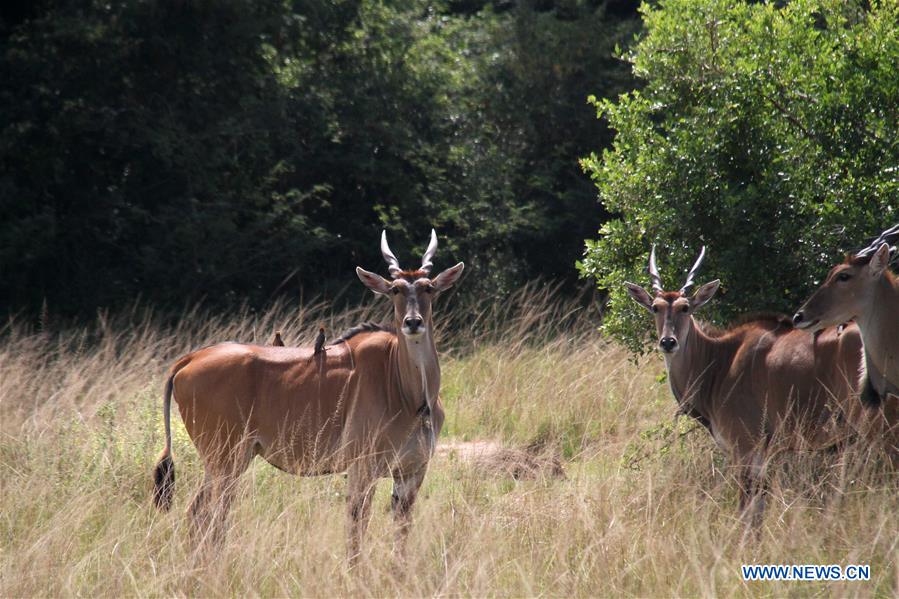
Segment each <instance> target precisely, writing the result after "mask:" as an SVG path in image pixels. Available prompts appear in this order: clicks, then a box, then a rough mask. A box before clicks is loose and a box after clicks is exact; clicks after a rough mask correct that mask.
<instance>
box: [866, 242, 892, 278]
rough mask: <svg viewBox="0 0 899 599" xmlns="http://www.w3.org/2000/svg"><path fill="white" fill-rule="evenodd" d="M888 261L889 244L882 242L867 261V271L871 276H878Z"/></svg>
mask: <svg viewBox="0 0 899 599" xmlns="http://www.w3.org/2000/svg"><path fill="white" fill-rule="evenodd" d="M889 263H890V244H888V243H882V244H880V247H879V248H877V251H876V252H874V254H873V255H872V256H871V261H870V262H868V272H869V273H870V274H871V276H872V277H879V276H880V275H882V274H883V271H884V270H886V267H887V266H888V265H889Z"/></svg>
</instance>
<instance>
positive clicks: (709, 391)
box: [626, 247, 861, 526]
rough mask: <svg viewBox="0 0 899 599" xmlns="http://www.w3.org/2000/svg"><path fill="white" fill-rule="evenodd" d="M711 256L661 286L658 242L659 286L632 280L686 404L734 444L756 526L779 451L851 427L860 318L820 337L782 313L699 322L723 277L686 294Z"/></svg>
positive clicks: (824, 442) (743, 503) (747, 512)
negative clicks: (771, 460) (843, 418)
mask: <svg viewBox="0 0 899 599" xmlns="http://www.w3.org/2000/svg"><path fill="white" fill-rule="evenodd" d="M704 256H705V248H703V249H702V252H700V255H699V258H698V259H697V260H696V263H695V264H694V265H693V268H692V269H691V270H690V273H689V275H688V276H687V282H686V283H685V284H684V286H683V287H682V288H681V289H680V290H679V291H664V290H663V288H662V280H661V277H660V276H659V273H658V269H657V268H656V261H655V247H653V249H652V253H651V254H650V258H649V272H650V275H651V277H652V288H653V294H650V293H649V292H647V291H646V290H645V289H643V288H642V287H640V286H638V285H634V284H633V283H626V285H627V288H628V291H629V292H630V295H631V297H632V298H633V299H634V301H636V302H637V303H638V304H640V305H641V306H643V307H645V308H646V309H647V310H649V311H650V312H651V313H652V314H653V317H654V318H655V323H656V330H657V332H658V336H659V349H660V350H661V351H662V354H663V355H664V356H665V365H666V366H667V368H668V382H669V384H670V386H671V391H672V393H673V394H674V397H675V399H676V400H677V403H678V406H679V413H683V414H687V415H689V416H692V417H693V418H695V419H697V420H698V421H699V422H701V423H702V424H703V425H704V426H705V427H706V428H708V430H709V432H710V433H711V434H712V436H713V437H714V439H715V441H716V442H717V443H718V445H719V446H720V447H721V448H722V449H723V450H724V451H725V452H727V454H728V455H729V457H730V459H731V461H732V464H733V466H734V468H735V470H736V474H737V480H738V481H739V484H740V509H741V512H742V513H743V514H744V516H745V517H747V519H748V521H749V522H751V523H752V524H753V525H755V526H758V525H760V524H761V520H762V517H763V513H764V507H765V496H764V494H765V486H766V483H765V480H766V476H765V473H764V471H765V468H766V464H767V459H768V457H769V456H770V455H771V454H772V452H773V451H774V450H775V449H777V448H783V449H802V448H808V449H815V448H825V447H828V446H833V445H835V444H837V443H839V442H841V441H842V440H843V438H844V436H845V435H846V433H847V432H848V431H847V430H846V428H845V427H844V426H841V425H840V423H839V420H840V417H839V416H840V414H839V413H840V411H841V408H842V405H843V404H844V403H845V402H846V401H847V400H848V398H849V397H850V395H851V394H852V393H853V389H854V382H855V381H856V380H857V378H858V375H857V370H858V362H859V359H860V356H861V339H860V336H859V333H858V329H857V328H856V327H855V326H849V327H847V328H846V329H845V330H844V331H843V332H842V333H841V334H838V332H837V330H836V329H833V328H831V329H828V330H827V331H824V332H823V333H822V334H821V335H820V336H819V337H818V338H817V339H813V338H812V337H811V336H810V335H805V334H803V333H801V332H799V331H797V330H795V329H794V328H793V326H792V324H791V322H790V319H789V317H786V316H777V315H760V316H758V317H755V318H752V319H747V320H745V322H741V323H739V324H735V325H733V326H732V327H731V328H729V329H727V330H725V331H718V330H715V329H712V328H711V327H704V326H701V325H700V324H699V323H698V322H697V321H696V320H695V318H694V316H693V315H694V313H695V312H696V311H697V310H699V309H700V308H701V307H702V306H703V305H704V304H705V303H706V302H708V301H709V300H710V299H711V298H712V296H713V295H715V292H716V291H717V290H718V286H719V281H718V280H714V281H711V282H710V283H706V284H705V285H702V286H701V287H700V288H699V289H698V290H697V291H696V293H694V294H693V295H692V296H688V295H687V289H688V288H689V287H690V286H691V285H692V284H693V277H694V276H695V275H696V271H697V270H698V269H699V266H700V264H701V263H702V259H703V257H704Z"/></svg>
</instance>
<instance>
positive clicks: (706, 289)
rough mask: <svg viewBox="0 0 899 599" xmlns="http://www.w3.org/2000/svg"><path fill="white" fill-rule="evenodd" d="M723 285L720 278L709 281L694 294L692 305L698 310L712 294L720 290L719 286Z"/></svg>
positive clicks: (691, 300)
mask: <svg viewBox="0 0 899 599" xmlns="http://www.w3.org/2000/svg"><path fill="white" fill-rule="evenodd" d="M720 285H721V281H720V280H719V279H715V280H714V281H709V282H708V283H706V284H705V285H703V286H702V287H700V288H699V289H697V290H696V293H694V294H693V297H692V299H690V307H692V308H693V310H698V309H699V308H701V307H702V306H704V305H705V304H706V303H707V302H708V301H709V300H710V299H712V296H714V295H715V292H717V291H718V287H719V286H720Z"/></svg>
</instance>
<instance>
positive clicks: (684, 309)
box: [680, 306, 690, 313]
mask: <svg viewBox="0 0 899 599" xmlns="http://www.w3.org/2000/svg"><path fill="white" fill-rule="evenodd" d="M680 311H681V312H684V313H687V312H689V311H690V306H684V307H683V308H681V309H680Z"/></svg>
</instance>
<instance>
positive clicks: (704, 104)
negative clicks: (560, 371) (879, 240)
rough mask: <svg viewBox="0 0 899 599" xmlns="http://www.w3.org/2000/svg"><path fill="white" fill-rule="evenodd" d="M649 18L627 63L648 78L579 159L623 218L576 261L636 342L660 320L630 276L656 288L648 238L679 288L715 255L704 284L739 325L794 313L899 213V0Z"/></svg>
mask: <svg viewBox="0 0 899 599" xmlns="http://www.w3.org/2000/svg"><path fill="white" fill-rule="evenodd" d="M643 19H644V27H645V33H644V34H643V36H642V37H641V39H640V40H639V42H638V43H637V44H635V46H634V47H633V50H632V51H631V52H630V53H629V54H628V55H627V58H628V59H629V60H630V61H631V62H632V64H633V70H634V73H635V75H636V76H638V77H639V78H641V79H642V80H643V81H644V82H645V87H644V88H643V89H642V90H640V91H638V92H632V93H628V94H625V95H623V96H620V97H619V98H617V100H602V101H598V102H596V106H597V109H598V113H599V116H600V117H603V118H606V119H608V121H609V124H610V126H611V127H612V128H613V129H615V130H616V132H617V135H616V137H615V141H614V144H613V147H612V148H611V149H608V150H606V151H604V152H602V154H601V155H596V154H594V155H591V156H590V157H588V158H586V159H584V160H583V162H582V164H583V167H584V168H585V170H586V171H587V172H588V173H590V175H591V176H592V177H593V179H594V181H595V182H596V185H597V187H598V189H599V197H600V201H601V203H602V205H603V207H604V209H605V210H608V211H609V212H612V213H615V214H616V215H617V218H615V219H614V220H611V221H610V222H608V223H606V224H605V225H604V226H603V227H602V228H601V229H600V234H601V237H600V238H599V239H598V240H595V241H588V242H587V249H586V252H585V256H584V259H583V261H582V262H581V263H579V268H580V270H581V273H582V274H583V275H586V276H593V277H596V279H597V282H598V284H599V286H600V287H601V288H604V289H608V290H609V292H610V296H611V302H610V310H609V312H608V315H607V317H606V319H605V323H604V328H605V330H606V331H607V332H608V333H610V334H612V335H614V336H616V337H618V338H619V339H622V340H624V341H626V342H627V343H628V344H629V345H630V347H632V348H633V349H635V350H636V349H641V348H642V347H643V343H644V340H645V333H646V331H647V330H648V329H649V326H650V321H649V319H648V318H646V316H645V314H641V313H640V312H639V309H638V308H637V307H636V306H635V305H633V304H632V302H631V301H630V300H629V299H628V297H627V294H626V292H625V291H624V289H623V286H622V283H623V282H624V281H625V280H630V281H634V282H640V283H641V284H648V277H647V276H646V274H645V272H646V263H647V256H648V253H649V249H650V245H651V244H653V243H658V244H659V251H658V253H659V258H660V268H661V272H662V275H663V279H664V280H665V284H666V288H673V289H677V288H679V287H680V285H681V284H682V283H683V278H684V274H685V272H686V269H687V268H688V267H689V265H690V264H691V262H692V261H693V260H694V259H695V257H696V254H697V253H698V251H699V246H700V245H706V246H707V247H708V252H709V254H708V258H707V259H706V262H705V266H704V268H703V269H702V272H701V275H700V279H702V280H708V279H711V278H721V279H722V286H723V288H722V293H721V297H720V298H719V299H718V300H717V301H716V302H713V303H712V304H710V305H709V306H708V307H707V309H704V310H707V314H708V317H709V318H711V319H713V320H717V321H726V320H727V319H729V318H731V317H733V316H734V315H736V314H738V313H744V312H750V311H757V310H779V311H783V312H786V313H792V311H793V310H794V309H795V308H796V306H798V304H799V303H800V302H801V300H802V299H803V298H804V297H805V296H806V295H807V294H808V293H809V291H810V290H811V289H812V288H813V287H814V285H815V282H816V281H818V280H820V278H821V277H822V276H823V275H824V274H825V273H826V272H827V269H828V268H829V266H831V265H832V264H833V263H834V262H835V261H836V260H838V259H839V258H840V257H841V254H842V253H843V252H846V251H851V250H852V249H853V248H857V247H860V246H861V245H862V244H863V243H864V242H865V241H866V240H867V239H868V238H869V237H871V236H873V235H876V234H877V233H879V232H880V231H881V230H882V229H884V228H886V227H887V226H889V225H890V224H893V223H894V222H895V221H896V220H897V218H899V214H897V203H896V198H897V197H899V77H897V76H896V65H897V64H899V3H896V2H893V1H892V0H889V1H881V2H878V1H874V2H870V3H869V2H865V1H862V0H796V1H794V2H790V3H788V4H786V5H783V4H779V3H770V4H756V3H752V4H751V3H743V2H736V3H735V2H730V1H727V0H665V1H662V2H660V3H659V4H658V5H657V6H655V7H650V6H648V5H644V8H643Z"/></svg>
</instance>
